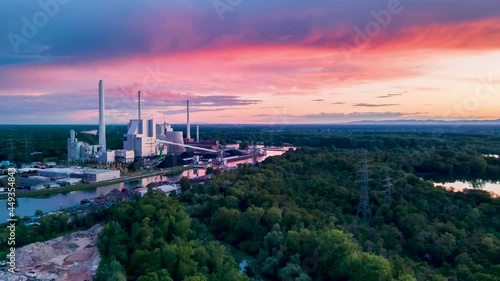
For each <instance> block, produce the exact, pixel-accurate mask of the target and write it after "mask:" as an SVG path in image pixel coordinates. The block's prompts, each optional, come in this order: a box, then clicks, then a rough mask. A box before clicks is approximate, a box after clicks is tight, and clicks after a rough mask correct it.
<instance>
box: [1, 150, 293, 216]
mask: <svg viewBox="0 0 500 281" xmlns="http://www.w3.org/2000/svg"><path fill="white" fill-rule="evenodd" d="M283 153H284V151H268V152H267V155H266V156H261V157H258V158H257V161H259V162H261V161H263V160H264V159H266V158H267V157H270V156H276V155H281V154H283ZM252 161H253V159H252V158H249V159H244V160H240V161H234V162H229V163H228V166H230V167H234V166H237V165H238V164H243V163H252ZM204 175H205V170H204V169H191V170H187V171H184V172H183V173H182V174H180V175H176V176H170V177H167V176H152V177H147V178H143V179H139V180H132V181H127V182H122V183H116V184H111V185H107V186H101V187H97V188H94V189H86V190H77V191H71V192H68V193H58V194H52V195H48V196H42V197H20V198H17V201H18V203H19V205H18V206H17V208H16V210H15V213H16V214H17V215H18V216H20V217H24V216H33V215H35V212H36V210H42V211H43V212H44V213H46V212H51V211H56V210H59V209H61V208H69V207H73V206H76V205H79V204H80V201H81V200H83V199H86V198H93V197H98V196H100V195H105V194H107V193H109V192H110V191H111V190H113V189H115V188H116V189H119V190H122V189H124V188H126V189H133V188H135V187H137V186H146V185H148V184H149V183H151V182H159V181H169V182H176V181H178V180H179V179H180V178H181V177H189V178H194V177H198V176H204ZM6 207H7V199H2V200H0V208H1V209H2V210H5V212H3V211H2V212H1V213H0V221H2V222H4V221H6V220H7V219H8V218H9V217H8V212H7V210H6Z"/></svg>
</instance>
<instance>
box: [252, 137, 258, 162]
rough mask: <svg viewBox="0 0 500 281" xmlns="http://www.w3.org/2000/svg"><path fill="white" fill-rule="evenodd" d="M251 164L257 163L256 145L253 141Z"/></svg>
mask: <svg viewBox="0 0 500 281" xmlns="http://www.w3.org/2000/svg"><path fill="white" fill-rule="evenodd" d="M252 159H253V160H252V165H254V166H255V165H257V145H256V143H255V142H254V143H253V147H252Z"/></svg>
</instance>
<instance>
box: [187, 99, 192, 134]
mask: <svg viewBox="0 0 500 281" xmlns="http://www.w3.org/2000/svg"><path fill="white" fill-rule="evenodd" d="M186 130H187V133H186V139H191V124H190V123H189V100H188V101H187V128H186Z"/></svg>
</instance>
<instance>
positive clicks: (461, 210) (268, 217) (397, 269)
mask: <svg viewBox="0 0 500 281" xmlns="http://www.w3.org/2000/svg"><path fill="white" fill-rule="evenodd" d="M360 155H361V154H360V153H359V151H357V150H347V149H334V148H330V149H327V148H321V149H299V150H297V151H295V152H288V153H286V154H285V155H283V156H280V157H272V158H269V159H268V160H266V161H264V163H262V164H261V165H260V166H259V167H253V166H244V167H241V168H240V169H237V170H233V171H230V172H226V173H222V174H221V175H219V176H217V177H215V178H214V179H213V180H211V181H210V182H208V183H206V184H204V185H196V186H195V187H194V188H193V189H191V190H190V191H187V192H184V193H183V194H182V196H181V200H182V201H183V202H184V203H185V204H186V206H187V210H188V212H189V214H190V215H191V216H192V217H194V218H197V219H199V220H200V221H201V222H202V223H204V224H205V225H207V227H208V228H209V229H210V231H211V233H213V234H214V235H215V237H216V238H218V239H220V240H222V241H225V242H227V243H230V244H231V245H233V246H234V247H236V248H238V249H240V250H242V251H245V252H246V253H248V254H249V255H251V256H253V257H255V259H256V261H255V264H254V265H253V266H252V267H251V268H252V269H253V271H254V272H253V274H255V275H258V276H263V277H265V278H269V279H270V280H415V279H416V280H436V281H445V280H467V281H468V280H471V281H472V280H500V277H499V276H500V199H498V198H492V197H490V196H489V194H488V193H487V192H484V191H481V190H474V191H469V192H467V193H463V192H457V193H453V192H448V191H446V190H444V189H441V188H435V187H434V186H433V185H432V184H431V183H429V182H426V181H423V180H422V179H421V178H419V177H416V176H414V175H411V174H408V173H405V172H403V171H401V170H398V169H397V167H398V165H399V164H398V162H392V161H394V158H391V157H380V151H379V150H377V149H371V150H370V151H369V154H368V155H369V157H368V158H369V160H370V161H371V162H370V170H371V175H370V177H371V181H370V187H371V191H370V194H369V195H370V210H371V214H372V216H371V219H370V220H368V221H367V222H363V221H361V220H360V218H359V217H358V216H357V210H358V205H359V194H360V193H359V186H358V185H357V183H356V182H357V180H358V179H359V175H358V174H357V171H358V170H359V165H358V164H357V163H359V161H360V160H361V157H360ZM386 176H391V177H392V178H393V184H394V186H393V187H392V193H391V199H392V203H391V204H386V203H385V202H386V198H385V197H386V195H385V194H386V193H385V192H384V187H383V180H384V178H386ZM280 278H288V279H280ZM308 278H309V279H308Z"/></svg>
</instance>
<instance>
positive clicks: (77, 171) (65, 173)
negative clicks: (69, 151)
mask: <svg viewBox="0 0 500 281" xmlns="http://www.w3.org/2000/svg"><path fill="white" fill-rule="evenodd" d="M38 175H40V176H44V177H47V178H50V179H55V180H59V179H67V178H76V179H81V180H83V181H85V182H90V183H95V182H100V181H106V180H113V179H118V178H120V171H118V170H104V169H90V168H51V169H41V170H38Z"/></svg>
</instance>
